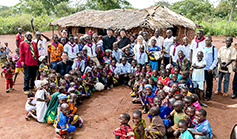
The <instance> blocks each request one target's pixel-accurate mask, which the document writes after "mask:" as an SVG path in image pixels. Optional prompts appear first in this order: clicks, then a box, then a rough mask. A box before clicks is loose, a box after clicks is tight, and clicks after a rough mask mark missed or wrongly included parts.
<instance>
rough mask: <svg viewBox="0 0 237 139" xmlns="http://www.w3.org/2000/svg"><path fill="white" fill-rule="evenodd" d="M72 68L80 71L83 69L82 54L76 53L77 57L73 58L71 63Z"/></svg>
mask: <svg viewBox="0 0 237 139" xmlns="http://www.w3.org/2000/svg"><path fill="white" fill-rule="evenodd" d="M72 69H77V70H79V71H81V72H82V73H83V72H84V70H85V61H84V60H83V56H82V54H81V53H78V54H77V59H76V60H74V62H73V64H72Z"/></svg>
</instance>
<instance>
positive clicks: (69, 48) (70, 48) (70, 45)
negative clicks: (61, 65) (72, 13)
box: [63, 34, 79, 61]
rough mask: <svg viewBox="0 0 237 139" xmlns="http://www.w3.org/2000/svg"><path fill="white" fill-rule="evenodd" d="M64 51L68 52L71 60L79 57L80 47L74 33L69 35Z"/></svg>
mask: <svg viewBox="0 0 237 139" xmlns="http://www.w3.org/2000/svg"><path fill="white" fill-rule="evenodd" d="M63 51H65V52H67V53H68V58H69V60H71V61H73V60H74V59H75V58H77V53H79V48H78V46H77V44H76V43H75V42H74V37H73V35H72V34H70V35H69V41H68V42H67V43H66V44H65V46H64V49H63Z"/></svg>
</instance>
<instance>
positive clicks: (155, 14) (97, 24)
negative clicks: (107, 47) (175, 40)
mask: <svg viewBox="0 0 237 139" xmlns="http://www.w3.org/2000/svg"><path fill="white" fill-rule="evenodd" d="M49 24H50V25H51V26H60V27H93V28H100V29H107V28H108V27H110V28H112V29H113V30H119V29H121V28H125V29H126V30H128V29H132V28H136V27H145V28H151V29H155V28H157V27H158V28H172V27H174V26H183V27H185V28H191V29H195V23H194V22H193V21H191V20H190V19H188V18H186V17H184V16H181V15H179V14H177V13H175V12H173V11H171V10H170V9H168V8H166V7H164V6H160V5H158V6H153V7H149V8H146V9H140V10H134V9H115V10H108V11H97V10H84V11H81V12H78V13H75V14H72V15H70V16H67V17H63V18H60V19H58V20H55V21H53V22H51V23H49Z"/></svg>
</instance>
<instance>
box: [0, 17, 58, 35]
mask: <svg viewBox="0 0 237 139" xmlns="http://www.w3.org/2000/svg"><path fill="white" fill-rule="evenodd" d="M56 19H57V18H56V17H53V16H48V15H40V16H38V17H34V26H35V27H38V28H39V30H40V31H48V30H51V28H50V26H49V25H48V23H50V22H52V21H53V20H56ZM30 20H31V16H30V14H21V15H20V14H17V15H13V16H8V17H0V35H2V34H16V33H17V28H19V27H20V28H22V30H23V31H32V28H31V24H30Z"/></svg>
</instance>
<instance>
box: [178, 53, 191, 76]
mask: <svg viewBox="0 0 237 139" xmlns="http://www.w3.org/2000/svg"><path fill="white" fill-rule="evenodd" d="M178 57H179V58H178V59H177V62H176V64H177V66H178V67H179V68H180V69H181V71H182V72H183V71H189V68H190V63H189V61H188V59H187V58H186V57H185V55H184V53H183V51H182V50H180V51H179V53H178Z"/></svg>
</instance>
